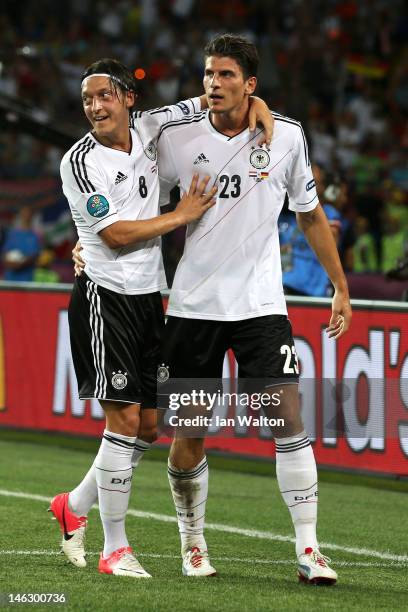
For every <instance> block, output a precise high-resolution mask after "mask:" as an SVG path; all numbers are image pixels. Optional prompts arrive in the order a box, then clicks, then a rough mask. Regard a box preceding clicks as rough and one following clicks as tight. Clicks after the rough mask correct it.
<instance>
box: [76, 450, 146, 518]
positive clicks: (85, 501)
mask: <svg viewBox="0 0 408 612" xmlns="http://www.w3.org/2000/svg"><path fill="white" fill-rule="evenodd" d="M135 444H136V445H135V449H134V451H133V455H132V468H133V469H135V468H136V467H137V466H138V465H139V463H140V461H141V459H142V457H143V456H144V454H145V452H146V451H148V450H149V449H150V447H151V443H150V442H145V441H144V440H140V439H139V438H138V439H137V440H136V443H135ZM97 501H98V487H97V484H96V473H95V462H94V463H93V464H92V465H91V467H90V468H89V470H88V472H87V474H86V476H85V477H84V478H83V480H82V481H81V482H80V483H79V485H78V486H77V487H75V489H73V490H72V491H71V492H70V494H69V498H68V505H69V509H70V510H71V512H73V513H74V514H76V515H77V516H87V515H88V512H89V510H90V509H91V508H92V506H93V505H94V504H96V502H97Z"/></svg>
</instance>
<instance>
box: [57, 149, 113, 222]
mask: <svg viewBox="0 0 408 612" xmlns="http://www.w3.org/2000/svg"><path fill="white" fill-rule="evenodd" d="M71 157H72V155H71V156H69V153H68V154H67V155H66V156H65V157H64V158H63V160H62V162H61V168H60V172H61V179H62V190H63V192H64V195H65V197H66V198H67V200H68V203H69V206H70V208H71V212H72V216H73V219H74V221H77V220H78V215H79V216H80V217H81V219H82V220H83V221H84V222H85V224H86V225H87V227H88V228H89V229H90V230H91V231H92V232H94V233H95V234H97V233H99V232H100V231H101V230H103V229H104V228H105V227H108V226H109V225H112V224H113V223H115V222H116V221H119V215H118V212H117V210H116V207H115V205H114V203H113V201H112V198H111V196H110V195H109V190H108V186H107V185H106V182H105V180H104V179H103V176H102V175H101V173H100V172H99V171H98V169H97V167H96V165H95V164H94V162H93V161H92V160H91V159H88V157H89V156H87V157H85V158H84V159H82V160H81V163H79V162H78V160H74V159H71Z"/></svg>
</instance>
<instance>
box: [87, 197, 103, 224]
mask: <svg viewBox="0 0 408 612" xmlns="http://www.w3.org/2000/svg"><path fill="white" fill-rule="evenodd" d="M86 209H87V211H88V212H89V214H90V215H91V216H92V217H97V218H99V217H104V216H105V215H106V214H107V213H108V212H109V202H108V200H107V199H106V198H105V196H103V195H100V194H99V193H96V194H95V195H93V196H91V197H90V198H89V200H88V201H87V203H86Z"/></svg>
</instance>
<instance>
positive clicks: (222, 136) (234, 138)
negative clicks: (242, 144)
mask: <svg viewBox="0 0 408 612" xmlns="http://www.w3.org/2000/svg"><path fill="white" fill-rule="evenodd" d="M205 121H206V124H207V128H208V130H209V131H210V132H211V133H212V134H213V135H214V136H216V137H217V138H218V139H219V140H222V141H223V142H228V143H231V144H235V143H236V142H239V141H240V140H243V139H244V138H247V137H248V136H249V128H248V127H246V128H244V129H243V130H241V132H239V133H238V134H235V136H227V135H226V134H223V133H222V132H220V131H219V130H217V128H216V127H214V125H213V122H212V121H211V113H210V111H207V116H206V118H205Z"/></svg>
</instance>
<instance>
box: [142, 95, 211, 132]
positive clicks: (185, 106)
mask: <svg viewBox="0 0 408 612" xmlns="http://www.w3.org/2000/svg"><path fill="white" fill-rule="evenodd" d="M200 111H201V102H200V98H199V97H197V98H189V99H188V100H182V101H181V102H177V103H176V104H171V105H169V106H162V107H160V108H154V109H152V110H148V111H136V112H134V113H133V114H132V118H133V121H134V120H135V119H138V118H140V117H145V116H146V115H149V116H151V117H154V118H155V119H156V122H157V123H158V124H159V126H162V125H164V124H165V123H168V122H169V121H177V120H178V119H184V117H186V116H188V115H194V114H195V113H199V112H200Z"/></svg>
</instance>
